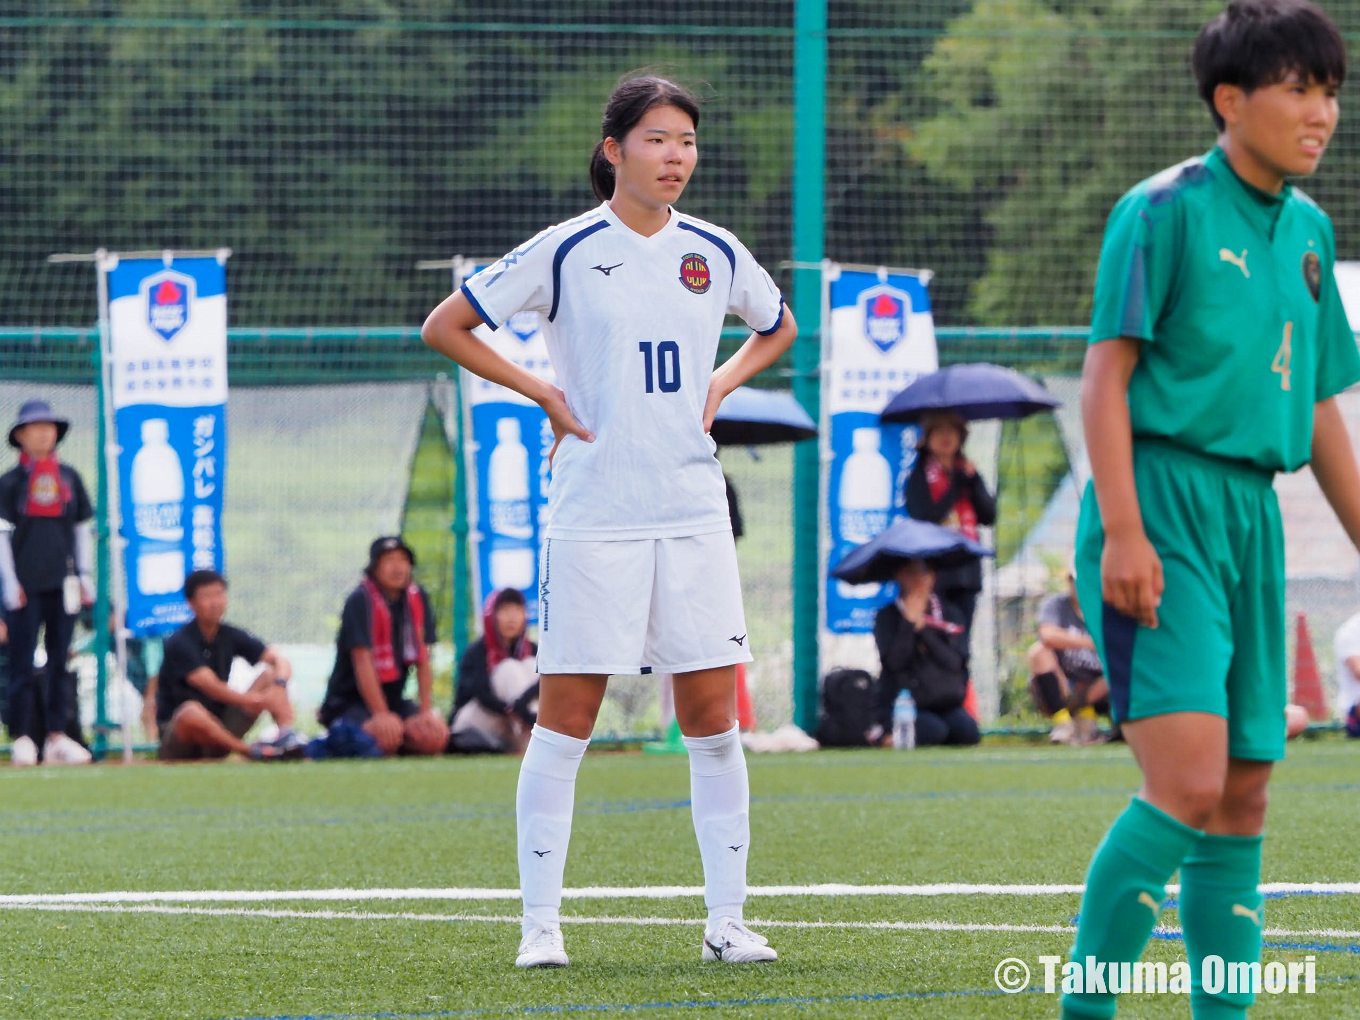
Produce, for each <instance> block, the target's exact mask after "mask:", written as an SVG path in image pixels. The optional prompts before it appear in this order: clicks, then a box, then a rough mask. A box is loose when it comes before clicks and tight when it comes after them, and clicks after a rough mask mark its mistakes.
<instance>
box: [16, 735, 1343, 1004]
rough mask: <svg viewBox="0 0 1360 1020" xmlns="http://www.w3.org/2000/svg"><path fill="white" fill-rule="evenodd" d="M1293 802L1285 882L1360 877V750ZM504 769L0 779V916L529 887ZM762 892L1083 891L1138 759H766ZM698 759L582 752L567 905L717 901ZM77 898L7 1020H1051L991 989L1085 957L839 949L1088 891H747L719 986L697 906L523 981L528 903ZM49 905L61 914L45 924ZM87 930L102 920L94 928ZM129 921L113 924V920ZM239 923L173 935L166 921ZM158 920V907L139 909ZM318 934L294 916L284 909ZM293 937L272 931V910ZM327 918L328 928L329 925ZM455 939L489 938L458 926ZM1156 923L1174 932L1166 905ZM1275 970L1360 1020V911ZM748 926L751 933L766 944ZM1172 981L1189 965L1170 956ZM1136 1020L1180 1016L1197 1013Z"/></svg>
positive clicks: (374, 765) (759, 761)
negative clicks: (739, 949)
mask: <svg viewBox="0 0 1360 1020" xmlns="http://www.w3.org/2000/svg"><path fill="white" fill-rule="evenodd" d="M1290 752H1291V753H1290V757H1289V760H1288V761H1287V762H1285V763H1284V764H1283V765H1281V766H1280V768H1279V770H1278V773H1277V776H1276V781H1275V783H1274V785H1273V797H1272V805H1271V814H1270V828H1269V838H1268V840H1267V844H1266V857H1265V876H1264V880H1265V881H1267V882H1332V883H1335V882H1355V881H1357V879H1360V867H1358V866H1357V863H1356V861H1357V858H1356V856H1355V854H1354V852H1353V845H1354V837H1355V833H1356V832H1358V831H1360V775H1357V770H1356V763H1357V760H1358V759H1360V747H1357V746H1356V745H1354V744H1347V743H1345V742H1343V741H1341V740H1337V739H1325V740H1316V741H1312V742H1308V743H1303V744H1299V745H1293V746H1291V748H1290ZM517 766H518V763H517V761H515V760H513V759H443V760H439V761H412V760H398V761H390V762H382V761H379V762H369V761H364V762H357V761H351V762H320V763H307V764H301V765H284V764H278V765H272V764H271V765H253V764H247V763H239V764H236V763H226V764H219V765H210V764H205V765H188V766H175V767H168V766H157V765H153V764H149V763H147V764H138V765H134V766H132V767H127V768H123V767H116V766H94V767H89V768H85V769H67V770H57V769H36V770H28V771H18V770H6V771H4V772H0V876H3V878H2V879H0V896H6V897H13V896H15V895H17V894H32V893H38V894H53V893H79V894H92V893H98V892H108V891H203V890H232V891H241V890H255V891H279V890H317V889H336V888H344V889H359V890H373V889H402V890H412V889H446V888H451V887H456V888H458V889H469V888H490V889H512V888H513V887H514V886H515V885H516V869H515V842H514V815H513V802H514V789H515V782H516V775H517ZM750 768H751V786H752V793H753V801H752V854H751V874H750V881H751V883H752V885H754V886H773V885H780V886H805V885H815V884H821V883H832V882H834V883H846V884H854V885H870V884H925V883H939V882H962V883H995V884H1003V885H1010V884H1021V883H1037V884H1058V885H1066V884H1079V883H1080V882H1081V881H1082V878H1083V874H1084V871H1085V868H1086V864H1087V862H1088V860H1089V858H1090V854H1091V850H1092V849H1093V847H1094V846H1095V844H1096V842H1097V841H1098V840H1099V838H1100V836H1101V834H1102V833H1103V831H1104V829H1105V827H1106V826H1107V825H1108V823H1109V821H1110V820H1111V819H1112V818H1113V817H1114V816H1115V815H1116V814H1117V813H1118V812H1119V810H1120V809H1121V807H1122V806H1123V804H1124V803H1125V801H1126V800H1127V798H1128V796H1129V794H1130V792H1131V791H1132V790H1133V788H1134V787H1135V786H1136V783H1137V774H1136V771H1135V770H1134V768H1133V766H1132V764H1131V762H1130V759H1129V756H1128V753H1127V750H1126V749H1123V748H1121V747H1106V748H1090V749H1081V750H1072V749H1067V748H1063V749H1054V750H1050V749H1047V748H1034V747H1024V746H1012V747H997V748H988V747H985V746H984V747H983V748H981V749H977V750H973V751H957V752H948V751H924V750H922V751H916V752H912V753H909V754H908V753H900V752H890V751H866V752H821V753H818V754H814V755H803V756H783V755H779V756H756V755H752V756H751V757H750ZM687 797H688V773H687V769H686V765H685V760H684V758H683V757H662V756H655V757H654V756H643V755H639V754H629V753H613V754H596V755H592V756H590V757H589V758H588V759H587V761H586V763H585V765H584V767H583V768H582V771H581V776H580V780H579V782H578V786H577V815H576V823H575V828H574V830H573V836H572V854H571V860H570V862H569V864H568V867H567V885H568V887H569V888H580V887H584V886H609V887H642V886H677V885H678V886H697V885H699V884H701V881H702V878H701V873H700V868H699V859H698V853H697V851H696V849H695V845H694V836H693V831H692V829H691V826H690V818H689V810H688V803H687ZM409 895H410V896H412V897H413V898H407V899H387V900H373V899H368V900H357V901H346V900H339V901H336V900H332V901H325V902H320V901H316V900H307V899H301V900H293V901H286V902H279V901H251V902H241V901H232V900H229V899H228V900H224V901H220V902H155V903H134V904H114V903H107V902H106V903H95V904H93V905H92V906H91V905H90V904H83V905H75V904H59V905H56V907H55V909H44V910H37V909H34V908H33V906H32V905H31V904H27V905H20V904H16V903H14V901H13V900H12V899H10V900H8V901H6V900H4V899H0V906H3V907H4V908H5V913H4V924H5V939H4V948H3V950H0V1018H6V1020H8V1018H24V1020H29V1018H44V1020H45V1018H49V1017H70V1018H77V1017H80V1018H83V1017H91V1018H94V1017H98V1018H105V1017H118V1018H127V1020H134V1018H186V1020H226V1018H239V1017H252V1018H254V1017H267V1018H276V1017H278V1018H282V1017H288V1018H302V1017H338V1016H344V1017H354V1018H365V1020H367V1018H378V1017H431V1018H434V1017H458V1016H491V1017H494V1016H515V1015H519V1014H529V1015H536V1014H539V1013H547V1014H549V1015H553V1014H557V1013H568V1014H570V1013H577V1012H580V1013H606V1012H607V1013H614V1012H617V1013H628V1014H636V1015H639V1016H645V1017H657V1018H661V1017H682V1016H684V1017H689V1016H713V1015H718V1016H723V1017H728V1016H733V1017H737V1016H760V1017H794V1016H797V1017H800V1018H801V1017H827V1018H831V1017H850V1018H861V1017H863V1018H870V1017H873V1018H878V1017H907V1018H915V1017H922V1018H941V1017H980V1018H992V1017H1053V1016H1056V1013H1057V1003H1056V1001H1055V1000H1054V998H1053V997H1052V996H1049V995H1045V994H1042V993H1035V992H1028V993H1025V994H1021V995H1016V996H1006V995H1001V994H1000V993H999V992H998V991H997V990H996V987H995V984H994V982H993V971H994V969H995V968H996V966H997V964H998V963H999V962H1000V961H1001V960H1002V959H1003V958H1006V957H1018V958H1021V959H1024V960H1026V961H1028V962H1029V964H1030V965H1031V967H1033V968H1034V969H1035V970H1036V972H1037V970H1038V963H1037V958H1038V957H1039V956H1040V955H1041V954H1060V953H1063V952H1064V951H1065V950H1066V949H1068V948H1069V947H1070V945H1071V938H1072V936H1071V934H1070V933H1068V932H1065V931H1059V932H1012V931H1000V932H997V931H955V930H946V931H937V930H903V929H901V928H896V929H884V928H869V927H862V926H861V927H849V926H846V925H851V924H858V925H863V924H865V923H866V922H948V923H950V924H955V925H966V924H1009V925H1024V926H1066V925H1068V924H1070V922H1071V921H1072V918H1073V916H1074V915H1075V914H1076V912H1077V909H1078V906H1079V896H1078V895H1076V894H1075V893H1063V894H1057V895H1054V894H1045V895H1039V896H1019V895H979V894H963V895H949V896H931V897H921V896H846V895H819V896H809V895H796V894H790V895H780V896H759V897H753V898H752V899H751V900H750V901H749V902H748V906H747V916H748V918H754V919H761V920H766V921H775V922H781V923H784V922H818V923H820V924H821V925H822V926H818V927H790V926H784V925H783V924H781V925H780V926H769V927H766V928H764V929H761V930H763V931H764V932H765V934H767V935H768V936H769V937H770V939H771V942H772V944H773V945H775V946H776V948H777V949H778V950H779V952H780V957H781V958H780V960H779V961H778V962H777V963H774V964H769V965H764V966H759V967H729V966H721V965H711V964H710V965H702V964H701V963H700V962H699V940H700V936H701V932H702V929H701V928H700V927H699V926H698V925H697V924H688V923H687V924H673V923H653V924H643V923H639V922H641V921H643V920H648V919H650V920H654V921H657V922H667V921H675V920H685V921H694V920H697V919H698V918H699V917H700V916H701V915H702V903H701V901H700V899H699V898H698V897H693V896H684V897H680V898H660V899H658V898H618V897H615V898H607V899H606V898H600V899H573V900H569V901H568V902H567V903H566V904H565V907H564V918H565V919H566V920H567V921H568V923H567V924H566V925H565V926H564V927H565V932H566V937H567V949H568V952H569V953H570V954H571V956H572V963H571V966H570V967H568V968H566V969H565V970H561V971H539V972H527V973H526V972H522V971H517V970H515V968H514V967H513V966H511V962H512V960H513V957H514V950H515V945H516V942H517V940H518V927H517V925H516V924H515V923H513V922H512V921H484V920H475V919H471V918H477V917H490V918H494V917H513V915H514V914H515V913H516V911H517V904H516V903H515V902H514V901H512V900H508V899H495V900H467V899H457V898H451V897H445V898H429V897H425V898H414V896H415V894H409ZM49 906H51V905H49ZM92 907H93V910H97V911H99V912H92ZM110 910H116V911H119V912H107V911H110ZM189 910H193V911H222V912H225V913H218V914H210V913H178V912H177V913H167V912H160V911H189ZM122 911H157V912H122ZM303 912H305V913H307V914H312V915H315V916H304V917H294V916H287V915H289V914H292V913H303ZM276 915H282V916H276ZM323 915H328V916H323ZM452 917H461V918H469V919H463V920H452V919H450V918H452ZM1163 921H1164V923H1166V924H1169V925H1174V924H1175V923H1176V916H1175V912H1174V910H1168V911H1167V912H1166V913H1165V914H1164V916H1163ZM1265 923H1266V926H1267V927H1268V928H1272V929H1276V928H1279V929H1287V930H1288V931H1289V932H1290V933H1291V934H1288V935H1279V936H1269V937H1268V938H1267V949H1266V951H1265V959H1266V960H1267V961H1269V960H1285V961H1287V960H1299V959H1303V958H1304V957H1305V956H1307V955H1310V954H1311V955H1313V956H1314V957H1315V958H1316V966H1317V983H1318V990H1317V992H1316V994H1314V995H1299V996H1290V995H1284V996H1270V995H1265V996H1262V997H1261V1000H1260V1002H1259V1004H1258V1005H1257V1007H1256V1008H1255V1009H1254V1010H1253V1011H1252V1014H1251V1015H1252V1017H1253V1018H1265V1017H1296V1016H1297V1017H1303V1016H1309V1017H1348V1016H1360V938H1356V937H1353V936H1344V937H1343V936H1337V935H1326V936H1323V935H1305V934H1292V933H1301V932H1307V931H1315V930H1317V929H1328V930H1336V929H1342V930H1351V929H1356V928H1360V897H1357V896H1356V895H1353V894H1341V895H1325V896H1323V895H1309V896H1289V897H1284V898H1279V899H1273V900H1271V901H1270V903H1269V904H1268V906H1267V919H1266V922H1265ZM753 927H757V928H758V929H759V928H760V926H759V925H758V924H756V923H754V922H753ZM1149 953H1150V955H1151V957H1152V958H1155V959H1162V960H1166V961H1173V960H1176V959H1181V958H1183V954H1184V946H1183V944H1182V943H1181V942H1180V941H1179V940H1177V939H1176V938H1174V937H1167V938H1164V939H1159V940H1157V941H1155V942H1154V943H1153V944H1152V947H1151V948H1150V950H1149ZM1120 1015H1121V1016H1129V1017H1139V1018H1150V1020H1158V1018H1163V1017H1168V1018H1169V1017H1188V1016H1189V1004H1188V1001H1187V1000H1186V999H1185V998H1184V997H1182V996H1167V997H1160V998H1158V997H1148V996H1145V997H1141V998H1140V999H1139V1000H1137V1001H1134V1000H1132V999H1130V1000H1127V1001H1126V1003H1125V1005H1124V1007H1123V1009H1122V1010H1121V1014H1120Z"/></svg>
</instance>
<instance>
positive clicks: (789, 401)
mask: <svg viewBox="0 0 1360 1020" xmlns="http://www.w3.org/2000/svg"><path fill="white" fill-rule="evenodd" d="M816 434H817V423H816V422H814V421H813V420H812V418H811V417H810V416H809V415H808V413H807V412H806V411H804V410H803V405H802V404H800V403H798V401H796V400H795V399H793V394H792V393H788V392H784V391H778V390H755V389H752V388H751V387H749V386H738V387H737V388H736V389H735V390H733V391H732V392H731V393H729V394H728V395H727V398H726V399H725V400H724V401H723V402H722V404H721V405H719V407H718V414H717V416H716V417H715V418H714V419H713V431H712V432H711V433H710V435H712V436H713V441H714V442H716V443H717V444H718V445H719V446H763V445H765V444H767V443H796V442H798V441H799V440H800V439H811V438H812V437H813V436H815V435H816Z"/></svg>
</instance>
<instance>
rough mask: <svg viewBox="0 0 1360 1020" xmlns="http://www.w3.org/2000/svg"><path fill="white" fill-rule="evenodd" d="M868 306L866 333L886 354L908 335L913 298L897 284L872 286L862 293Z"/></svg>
mask: <svg viewBox="0 0 1360 1020" xmlns="http://www.w3.org/2000/svg"><path fill="white" fill-rule="evenodd" d="M859 303H860V307H861V308H863V309H864V335H865V336H866V337H868V339H869V342H870V343H871V344H873V345H874V346H875V347H877V348H878V349H879V350H880V351H882V352H883V353H884V354H887V353H888V352H889V351H890V350H892V349H893V348H894V347H896V346H897V345H898V344H899V343H900V342H901V341H902V340H903V339H904V338H905V337H906V335H907V315H908V314H909V313H910V311H911V298H910V297H909V296H908V295H907V294H906V293H905V292H903V291H900V290H898V289H897V288H896V287H888V286H879V287H870V288H869V289H868V290H866V291H864V292H862V293H861V294H860V296H859Z"/></svg>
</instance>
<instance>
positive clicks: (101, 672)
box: [77, 336, 113, 759]
mask: <svg viewBox="0 0 1360 1020" xmlns="http://www.w3.org/2000/svg"><path fill="white" fill-rule="evenodd" d="M103 349H104V338H103V337H102V336H100V338H99V342H98V343H96V344H95V346H94V353H93V355H92V358H91V360H92V361H93V363H94V370H95V372H94V374H95V393H96V394H97V395H98V396H97V399H98V404H97V405H96V407H97V419H98V422H99V425H98V429H97V432H96V437H97V438H96V440H95V442H96V443H97V447H96V448H97V451H98V453H97V455H96V456H95V465H96V467H95V477H96V478H97V479H98V483H97V484H98V485H99V514H98V522H99V523H98V525H97V527H98V529H99V531H98V534H97V536H96V546H95V549H96V553H95V570H94V575H95V577H96V579H97V581H98V587H97V589H96V594H95V602H94V619H93V620H92V621H91V622H92V623H93V624H94V662H95V681H94V706H95V707H94V742H93V743H92V744H91V745H90V750H91V751H93V752H94V756H95V758H96V759H100V758H103V757H104V755H105V754H107V753H108V748H109V713H108V690H109V666H108V662H109V640H110V638H112V636H113V635H112V634H111V633H110V631H109V572H110V567H111V561H110V559H109V469H108V458H107V457H106V456H105V454H104V447H105V444H106V443H108V442H109V436H108V430H107V429H106V428H105V427H104V361H103ZM77 711H79V706H77Z"/></svg>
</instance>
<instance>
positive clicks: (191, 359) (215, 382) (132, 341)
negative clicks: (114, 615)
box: [101, 257, 227, 635]
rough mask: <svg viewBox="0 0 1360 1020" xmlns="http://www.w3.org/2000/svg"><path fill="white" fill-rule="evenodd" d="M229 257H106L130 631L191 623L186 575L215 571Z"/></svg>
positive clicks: (219, 560)
mask: <svg viewBox="0 0 1360 1020" xmlns="http://www.w3.org/2000/svg"><path fill="white" fill-rule="evenodd" d="M224 263H225V259H224V258H223V259H216V258H182V259H173V260H171V259H162V258H154V259H129V258H119V257H111V258H109V259H107V260H106V262H105V263H104V264H103V265H102V266H101V269H102V270H103V271H104V272H105V273H106V274H107V283H108V300H109V306H108V323H109V334H110V336H109V352H110V359H111V369H112V371H111V393H110V394H109V399H110V400H111V401H112V406H113V410H114V429H115V432H116V441H117V444H118V447H119V454H118V492H119V509H120V511H121V519H122V526H121V532H122V537H123V539H124V541H125V543H126V544H125V546H124V557H123V562H124V564H125V565H126V568H127V569H126V573H127V625H128V628H129V630H130V631H131V632H132V633H133V634H136V635H145V634H165V633H167V632H169V631H171V630H173V629H175V628H176V627H179V626H181V625H183V624H184V623H186V622H188V621H189V620H190V619H192V617H193V614H192V613H191V612H190V611H189V606H188V603H186V602H185V600H184V578H185V575H186V574H188V572H189V571H191V570H198V569H209V570H222V569H223V549H222V495H223V489H224V483H225V481H226V467H227V459H226V454H227V418H226V403H227V277H226V267H225V264H224Z"/></svg>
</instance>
